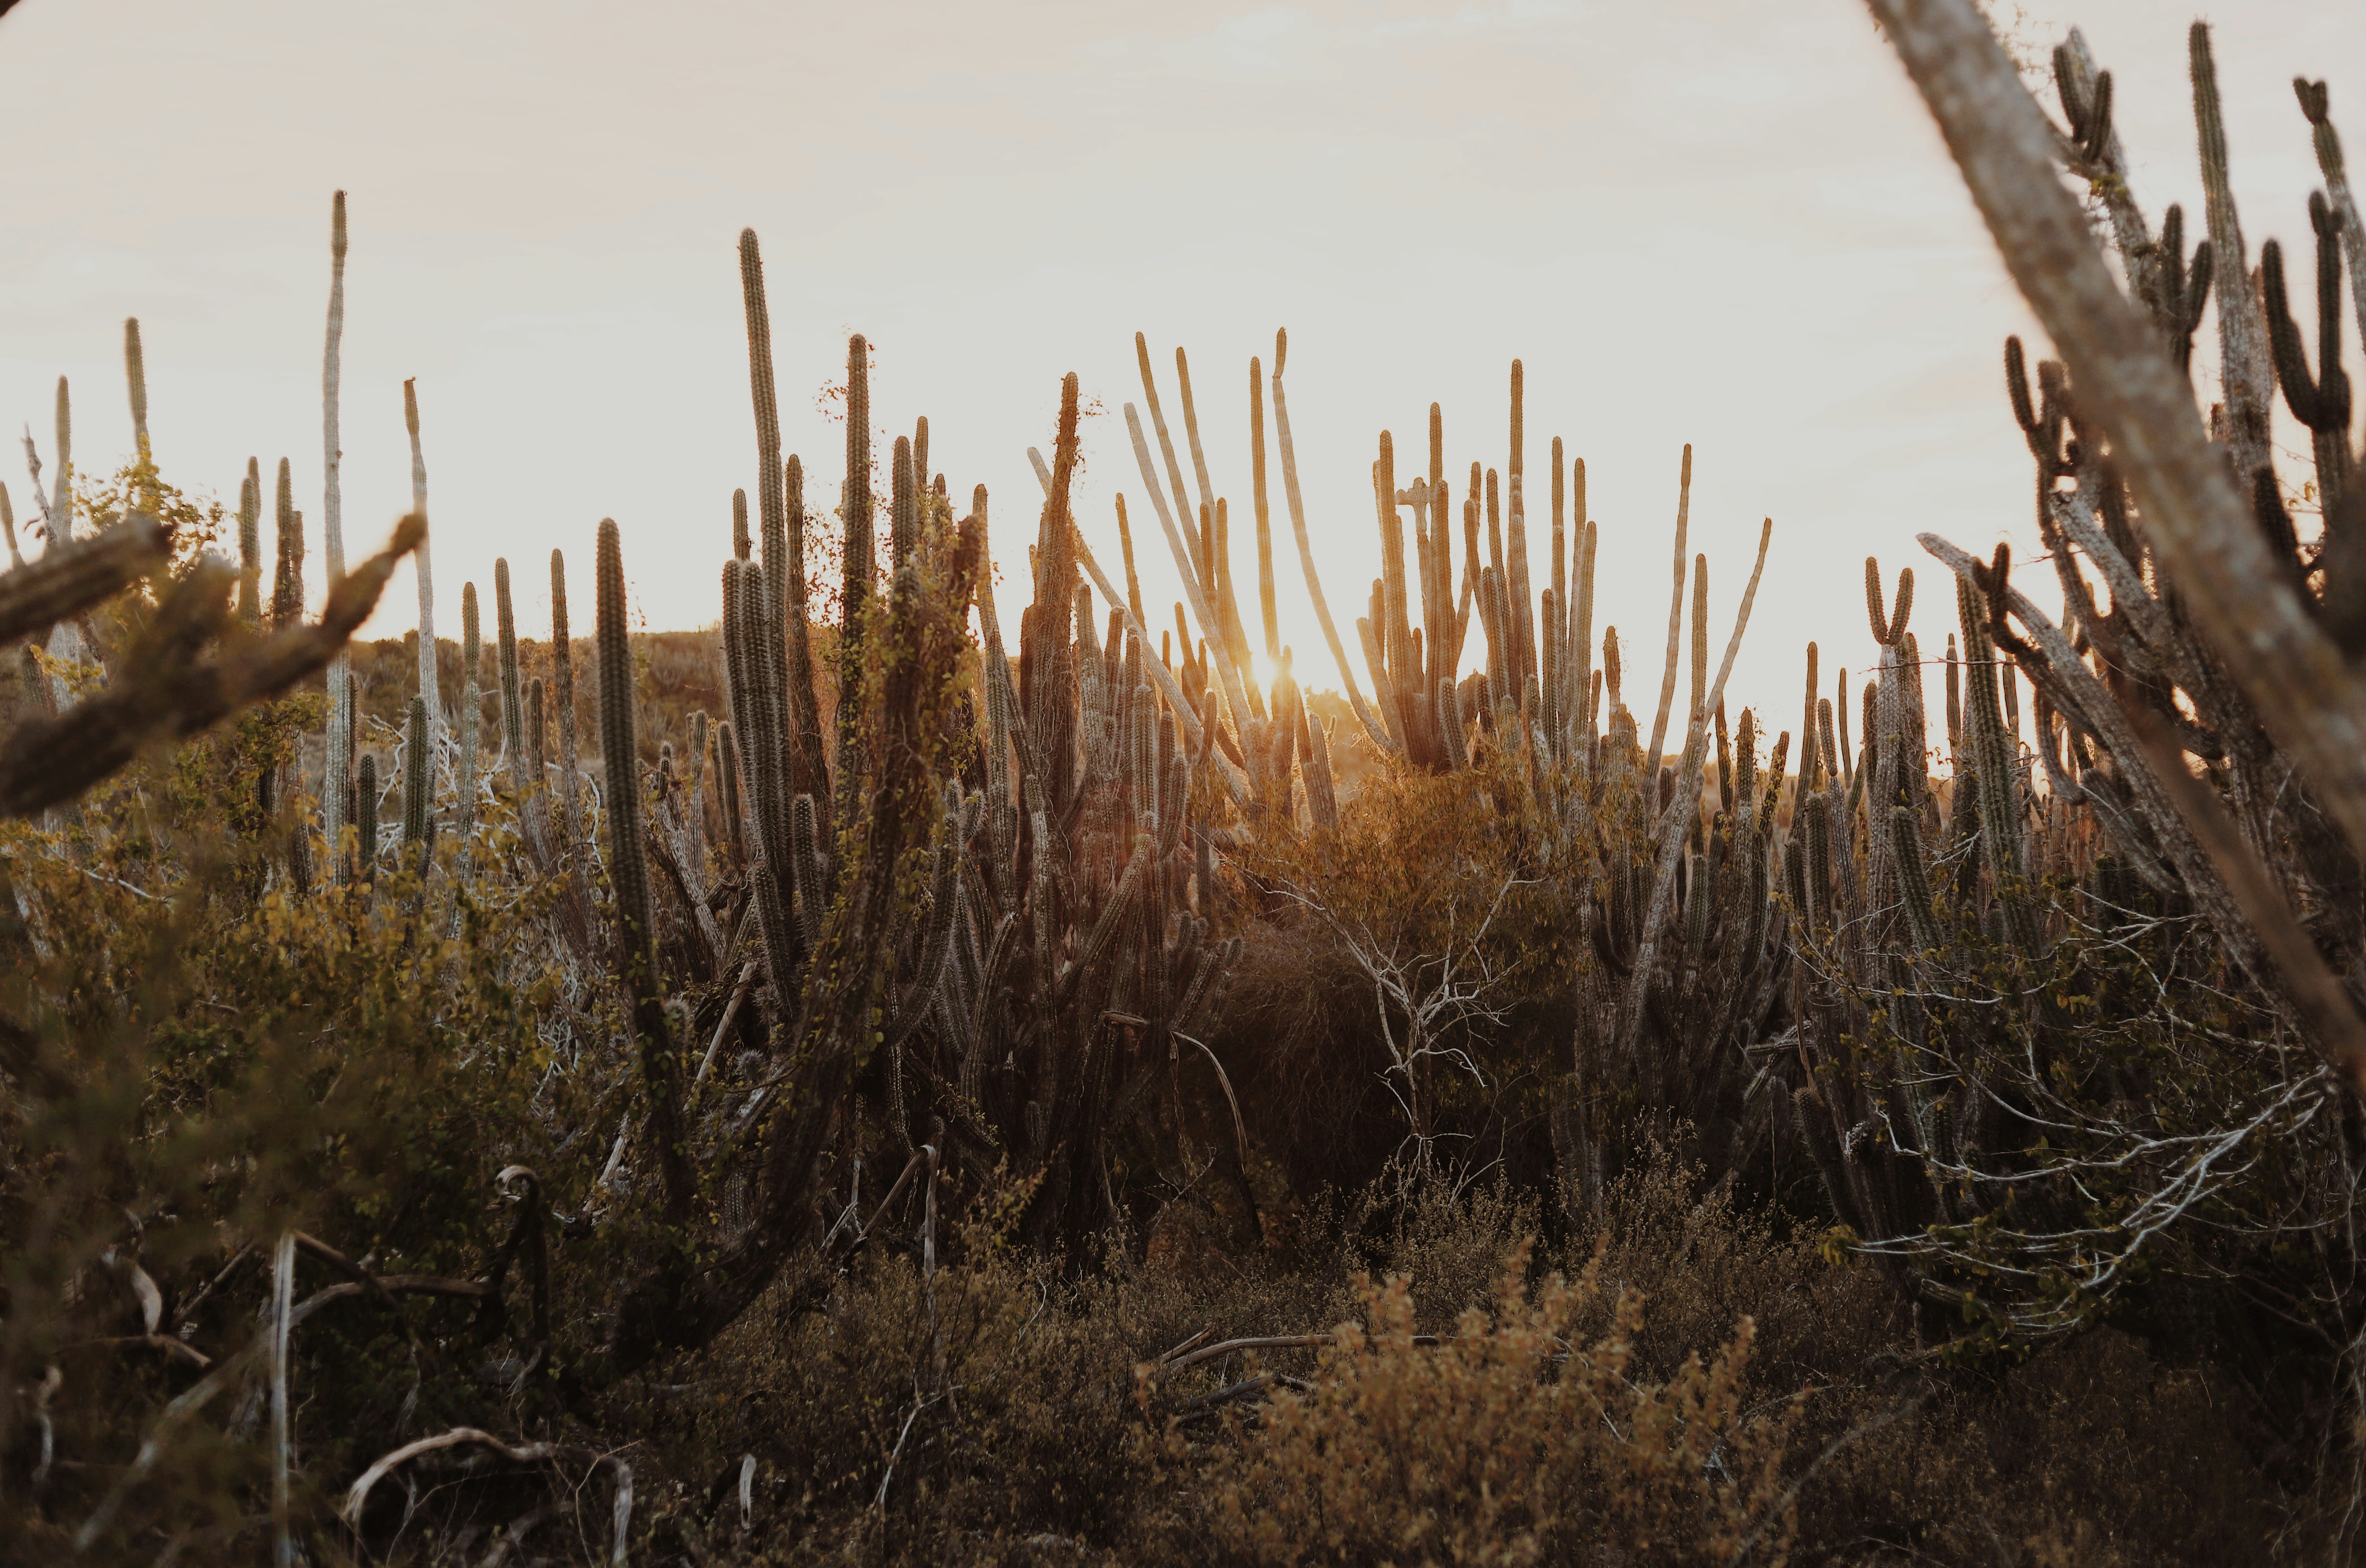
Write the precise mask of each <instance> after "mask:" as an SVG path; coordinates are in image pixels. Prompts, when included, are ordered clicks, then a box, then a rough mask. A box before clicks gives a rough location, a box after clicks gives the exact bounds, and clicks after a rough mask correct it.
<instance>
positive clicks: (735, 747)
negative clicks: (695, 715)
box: [715, 719, 811, 867]
mask: <svg viewBox="0 0 2366 1568" xmlns="http://www.w3.org/2000/svg"><path fill="white" fill-rule="evenodd" d="M715 765H716V770H717V772H718V774H719V775H720V778H721V780H722V790H723V831H724V837H725V840H726V841H727V843H728V844H729V846H730V849H731V858H732V859H733V860H734V861H735V862H737V863H738V865H740V866H743V867H744V866H746V865H748V864H749V857H748V834H747V827H746V824H745V822H744V820H743V819H742V816H741V814H740V805H739V742H738V737H737V736H736V735H735V734H733V731H732V728H731V721H730V720H728V719H726V720H725V721H724V722H722V723H720V724H717V725H716V726H715ZM807 799H808V800H810V799H811V797H807Z"/></svg>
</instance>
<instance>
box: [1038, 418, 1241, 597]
mask: <svg viewBox="0 0 2366 1568" xmlns="http://www.w3.org/2000/svg"><path fill="white" fill-rule="evenodd" d="M1027 453H1028V455H1029V456H1033V455H1034V454H1035V449H1034V448H1033V447H1029V448H1028V449H1027ZM1044 483H1045V485H1046V486H1047V487H1048V486H1049V485H1050V483H1051V478H1050V476H1049V474H1048V472H1047V473H1046V475H1045V477H1044ZM1116 499H1117V546H1118V551H1119V553H1120V554H1121V555H1123V557H1124V559H1125V607H1126V609H1128V610H1132V612H1133V622H1134V624H1135V625H1137V626H1139V625H1141V624H1142V623H1143V621H1144V615H1143V610H1142V578H1141V577H1139V576H1138V575H1136V574H1135V572H1134V569H1133V531H1132V529H1130V528H1128V527H1127V526H1126V521H1125V497H1124V496H1123V495H1122V494H1121V495H1119V496H1118V497H1117V498H1116ZM1266 565H1267V566H1268V571H1270V568H1271V566H1272V562H1271V561H1270V560H1268V562H1267V563H1266Z"/></svg>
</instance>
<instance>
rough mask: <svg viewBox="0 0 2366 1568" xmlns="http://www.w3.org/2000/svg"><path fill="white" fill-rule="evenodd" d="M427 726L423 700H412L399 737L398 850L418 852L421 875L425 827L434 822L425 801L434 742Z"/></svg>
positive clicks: (425, 835)
mask: <svg viewBox="0 0 2366 1568" xmlns="http://www.w3.org/2000/svg"><path fill="white" fill-rule="evenodd" d="M427 723H428V720H427V700H426V699H425V698H423V697H413V698H412V699H411V717H410V721H409V722H408V723H407V724H406V725H405V726H404V729H403V737H402V746H403V749H402V847H403V850H404V852H405V853H406V854H408V853H410V852H411V851H414V850H415V851H417V852H419V854H420V857H421V865H420V871H421V873H422V874H424V873H425V871H426V869H427V868H426V865H425V852H426V848H427V832H428V824H429V823H430V822H431V821H433V820H434V813H433V812H431V811H430V810H429V809H428V799H427V791H428V787H429V778H430V768H429V766H428V760H429V754H430V752H431V750H432V749H433V746H434V742H433V741H432V740H431V739H430V738H429V734H428V728H427Z"/></svg>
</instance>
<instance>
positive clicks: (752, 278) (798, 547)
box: [734, 229, 871, 800]
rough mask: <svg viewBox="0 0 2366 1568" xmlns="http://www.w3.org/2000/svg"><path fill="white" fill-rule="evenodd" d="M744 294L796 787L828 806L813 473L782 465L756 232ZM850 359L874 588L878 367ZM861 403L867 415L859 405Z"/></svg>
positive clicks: (742, 256) (852, 448)
mask: <svg viewBox="0 0 2366 1568" xmlns="http://www.w3.org/2000/svg"><path fill="white" fill-rule="evenodd" d="M739 292H740V301H741V304H742V305H743V307H744V308H745V310H746V314H747V320H748V383H749V393H750V396H751V398H752V401H753V403H754V407H755V415H756V470H757V471H756V495H757V500H758V508H759V510H760V513H761V518H760V523H761V527H762V532H763V543H764V556H763V566H764V574H765V577H766V578H767V580H768V581H769V582H770V583H771V585H772V592H773V594H774V595H775V596H776V599H777V601H778V602H777V604H776V605H775V607H774V608H773V609H772V610H771V611H770V614H771V619H772V622H773V623H774V624H775V625H777V626H779V627H780V628H781V630H782V634H783V639H784V644H785V648H784V651H785V655H786V659H787V671H786V674H787V679H788V687H787V689H786V690H785V691H784V692H783V699H784V700H785V702H786V704H787V712H788V722H789V733H790V742H789V784H790V787H791V788H792V789H793V790H796V791H799V792H810V793H813V794H815V795H816V796H817V797H818V798H820V799H825V800H826V799H828V795H829V778H828V764H827V761H826V759H825V757H824V755H823V746H822V738H821V727H820V717H819V714H820V706H819V702H818V700H817V694H816V691H815V688H814V672H813V646H812V639H811V636H810V634H809V631H808V627H807V622H806V539H805V526H806V520H805V469H804V465H802V464H800V463H799V462H798V460H797V459H796V457H795V456H794V455H792V456H790V457H789V458H788V460H787V462H786V464H785V465H783V461H782V456H781V420H780V405H779V400H778V398H776V396H775V394H774V391H773V380H772V314H771V311H770V310H769V308H767V307H766V305H765V302H764V261H763V256H762V254H761V252H760V250H759V248H758V246H757V242H756V231H755V230H752V229H743V230H740V232H739ZM858 358H860V359H862V360H863V364H862V367H861V369H860V373H859V374H858V370H857V367H856V364H855V361H856V360H857V359H858ZM847 361H848V369H847V436H846V439H847V475H848V481H847V495H846V505H847V508H848V510H849V521H848V529H849V532H848V534H847V540H848V544H849V550H850V554H849V560H850V561H851V560H852V558H853V557H852V555H851V549H852V544H853V541H854V532H853V530H854V523H853V521H852V517H851V514H852V511H853V510H855V508H856V506H857V494H856V479H857V472H856V471H857V469H858V467H859V468H860V470H861V473H860V480H861V485H862V489H861V496H860V507H861V510H862V514H863V515H862V530H861V532H862V549H863V560H864V563H865V567H866V576H865V577H864V583H865V586H866V588H867V586H868V583H869V577H868V575H867V568H868V563H869V559H870V554H869V552H870V539H871V532H870V525H871V518H870V497H871V492H870V474H871V456H870V450H871V449H870V429H869V420H870V418H871V399H870V368H869V363H868V357H867V356H866V355H864V354H862V353H861V350H860V347H859V340H858V342H856V343H851V344H849V345H848V353H847ZM858 383H860V385H859V386H858ZM858 401H859V402H860V403H861V405H862V406H861V408H860V409H857V407H856V404H857V402H858ZM858 439H859V441H860V446H861V454H860V455H861V462H860V464H859V465H858V463H857V462H856V456H857V443H858ZM735 505H738V506H743V507H744V505H745V502H744V501H735ZM735 544H736V542H735ZM734 554H737V555H738V557H739V559H741V560H743V561H744V560H746V559H747V558H748V552H747V550H746V549H745V548H744V547H735V550H734ZM841 689H851V688H843V687H842V688H841Z"/></svg>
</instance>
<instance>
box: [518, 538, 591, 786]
mask: <svg viewBox="0 0 2366 1568" xmlns="http://www.w3.org/2000/svg"><path fill="white" fill-rule="evenodd" d="M493 633H494V636H495V638H496V639H497V644H496V645H497V646H498V647H499V649H500V656H501V756H502V758H503V766H504V767H506V768H507V769H508V770H509V776H510V787H511V788H512V789H519V788H522V787H523V786H524V783H525V780H524V777H523V773H524V767H525V756H524V750H525V698H524V692H523V691H522V690H521V689H519V686H518V646H517V617H516V616H515V615H513V613H512V612H511V610H510V563H509V558H508V557H507V556H503V555H497V556H495V557H494V558H493ZM604 733H605V732H604V731H603V734H604Z"/></svg>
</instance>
